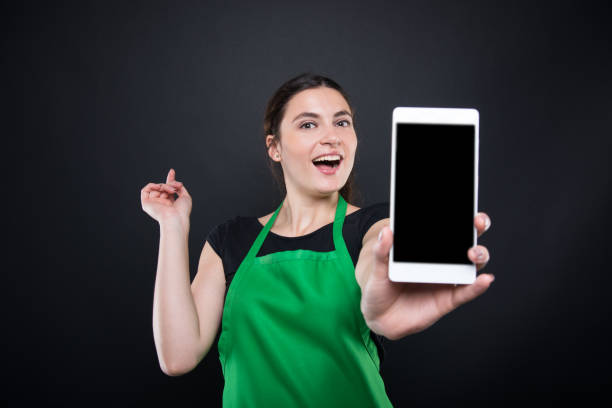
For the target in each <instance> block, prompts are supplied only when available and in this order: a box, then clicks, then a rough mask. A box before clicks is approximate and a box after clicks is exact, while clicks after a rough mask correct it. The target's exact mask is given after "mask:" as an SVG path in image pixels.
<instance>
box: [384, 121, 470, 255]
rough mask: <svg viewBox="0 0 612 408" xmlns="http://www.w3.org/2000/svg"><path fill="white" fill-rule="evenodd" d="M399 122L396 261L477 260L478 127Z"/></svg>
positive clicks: (397, 143) (397, 141)
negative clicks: (474, 254)
mask: <svg viewBox="0 0 612 408" xmlns="http://www.w3.org/2000/svg"><path fill="white" fill-rule="evenodd" d="M396 126H397V128H396V150H395V154H396V156H395V165H396V168H395V210H394V226H393V227H394V230H393V234H394V235H393V261H395V262H426V263H449V264H472V262H471V261H470V259H469V258H468V256H467V252H468V249H469V248H470V247H472V245H473V239H474V237H473V234H474V229H473V228H474V219H473V217H474V168H475V166H474V147H475V146H474V141H475V137H476V136H475V127H474V126H473V125H437V124H406V123H399V124H396Z"/></svg>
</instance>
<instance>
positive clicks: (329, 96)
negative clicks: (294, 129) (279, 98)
mask: <svg viewBox="0 0 612 408" xmlns="http://www.w3.org/2000/svg"><path fill="white" fill-rule="evenodd" d="M343 110H344V111H348V112H351V108H350V107H349V105H348V103H347V101H346V99H344V96H342V94H341V93H340V92H338V91H336V90H335V89H333V88H328V87H319V88H311V89H306V90H304V91H301V92H299V93H297V94H295V95H294V96H293V97H292V98H291V99H290V100H289V103H287V108H286V111H285V114H286V115H285V116H286V117H285V119H289V120H291V118H292V117H293V116H291V114H299V113H302V112H312V113H317V114H319V115H322V116H325V115H334V114H335V113H336V112H338V111H343Z"/></svg>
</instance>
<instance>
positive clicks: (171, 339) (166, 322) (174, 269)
mask: <svg viewBox="0 0 612 408" xmlns="http://www.w3.org/2000/svg"><path fill="white" fill-rule="evenodd" d="M188 236H189V232H188V231H185V230H184V228H183V227H181V226H180V225H179V224H173V223H166V224H160V241H159V256H158V261H157V275H156V277H155V293H154V296H153V337H154V340H155V347H156V349H157V355H158V357H159V360H160V364H161V365H162V367H163V368H164V371H165V372H177V371H181V370H185V369H188V368H189V367H191V366H192V365H194V364H196V363H197V360H196V349H197V342H198V341H199V337H200V332H199V322H198V313H197V309H196V306H195V302H194V300H193V296H192V293H191V282H190V275H189V248H188Z"/></svg>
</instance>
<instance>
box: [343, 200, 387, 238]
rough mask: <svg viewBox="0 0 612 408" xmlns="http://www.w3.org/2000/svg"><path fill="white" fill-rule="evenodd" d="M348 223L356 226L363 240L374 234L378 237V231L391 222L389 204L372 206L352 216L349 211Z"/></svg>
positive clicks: (381, 203) (359, 210) (360, 209)
mask: <svg viewBox="0 0 612 408" xmlns="http://www.w3.org/2000/svg"><path fill="white" fill-rule="evenodd" d="M346 222H348V223H350V224H353V225H354V226H355V228H356V230H357V231H358V233H359V237H360V239H361V240H365V239H367V238H368V237H369V236H370V235H372V234H375V235H378V230H379V229H381V228H382V227H383V226H385V225H387V224H388V222H389V203H388V202H379V203H375V204H371V205H368V206H365V207H362V208H359V209H358V210H356V211H354V212H353V213H351V214H349V213H348V211H347V217H346Z"/></svg>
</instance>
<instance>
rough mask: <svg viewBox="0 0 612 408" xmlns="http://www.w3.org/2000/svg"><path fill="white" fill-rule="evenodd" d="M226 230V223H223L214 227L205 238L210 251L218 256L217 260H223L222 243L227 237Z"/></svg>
mask: <svg viewBox="0 0 612 408" xmlns="http://www.w3.org/2000/svg"><path fill="white" fill-rule="evenodd" d="M227 230H228V222H227V221H226V222H224V223H221V224H218V225H216V226H215V227H214V228H213V229H212V230H210V232H209V233H208V235H207V236H206V241H208V243H209V244H210V246H211V247H212V249H213V250H214V251H215V252H216V253H217V255H219V258H221V259H223V255H224V248H223V242H224V241H225V237H226V236H227Z"/></svg>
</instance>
